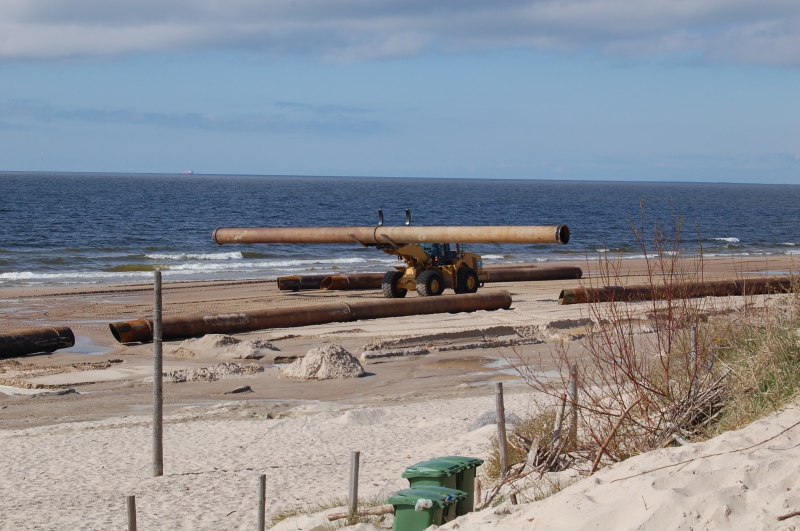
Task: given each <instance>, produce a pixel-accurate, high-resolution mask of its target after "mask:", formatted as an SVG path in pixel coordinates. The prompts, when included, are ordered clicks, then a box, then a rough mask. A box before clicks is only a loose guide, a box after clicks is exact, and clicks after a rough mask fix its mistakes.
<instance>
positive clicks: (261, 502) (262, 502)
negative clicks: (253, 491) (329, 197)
mask: <svg viewBox="0 0 800 531" xmlns="http://www.w3.org/2000/svg"><path fill="white" fill-rule="evenodd" d="M266 512H267V476H265V475H264V474H261V476H260V477H259V478H258V531H264V529H265V527H264V526H265V525H266V524H265V517H266Z"/></svg>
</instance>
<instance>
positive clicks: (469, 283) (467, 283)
mask: <svg viewBox="0 0 800 531" xmlns="http://www.w3.org/2000/svg"><path fill="white" fill-rule="evenodd" d="M479 285H480V282H479V281H478V274H477V273H476V272H475V270H474V269H472V268H471V267H462V268H461V269H459V270H458V272H457V273H456V288H455V292H456V293H475V292H477V291H478V286H479Z"/></svg>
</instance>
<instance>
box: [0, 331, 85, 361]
mask: <svg viewBox="0 0 800 531" xmlns="http://www.w3.org/2000/svg"><path fill="white" fill-rule="evenodd" d="M73 346H75V334H73V333H72V330H71V329H69V328H67V327H66V326H57V327H52V328H50V327H48V328H35V329H32V330H20V331H18V332H9V333H6V334H0V358H14V357H17V356H24V355H26V354H35V353H36V352H55V351H56V350H58V349H60V348H69V347H73Z"/></svg>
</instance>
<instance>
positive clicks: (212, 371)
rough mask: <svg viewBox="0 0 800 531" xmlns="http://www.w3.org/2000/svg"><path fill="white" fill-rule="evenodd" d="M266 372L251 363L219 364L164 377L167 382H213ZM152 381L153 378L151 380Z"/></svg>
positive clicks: (167, 374)
mask: <svg viewBox="0 0 800 531" xmlns="http://www.w3.org/2000/svg"><path fill="white" fill-rule="evenodd" d="M259 372H264V367H262V366H261V365H256V364H255V363H251V364H250V365H239V364H238V363H218V364H216V365H212V366H211V367H201V368H200V369H181V370H178V371H169V372H168V373H166V374H165V375H164V381H165V382H172V383H180V382H213V381H214V380H219V379H221V378H236V377H239V376H247V375H251V374H256V373H259ZM150 380H151V381H152V378H151V379H150Z"/></svg>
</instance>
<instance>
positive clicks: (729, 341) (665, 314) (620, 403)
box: [516, 209, 800, 469]
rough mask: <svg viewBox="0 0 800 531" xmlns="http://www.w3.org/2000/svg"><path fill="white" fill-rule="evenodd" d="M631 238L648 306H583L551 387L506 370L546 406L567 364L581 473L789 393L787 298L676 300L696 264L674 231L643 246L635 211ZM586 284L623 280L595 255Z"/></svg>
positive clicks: (720, 427) (696, 277)
mask: <svg viewBox="0 0 800 531" xmlns="http://www.w3.org/2000/svg"><path fill="white" fill-rule="evenodd" d="M631 227H632V229H633V231H634V233H635V235H636V238H637V241H638V243H639V246H640V249H641V251H642V254H643V255H644V256H645V259H644V260H645V265H646V269H645V272H644V276H645V280H644V284H645V285H646V286H647V289H649V290H650V291H651V294H652V298H651V300H649V301H628V300H624V299H620V300H612V301H610V302H604V303H590V304H588V305H587V306H586V310H585V311H586V313H587V314H588V315H587V316H588V317H589V318H590V319H591V320H592V322H593V323H594V324H593V326H592V327H591V329H590V330H589V332H588V333H587V334H586V337H585V338H584V339H583V340H582V341H581V346H582V352H581V357H580V358H578V359H573V357H572V356H570V354H569V347H568V345H567V344H566V343H564V342H557V343H556V346H555V348H554V349H553V352H552V360H551V362H552V363H553V364H555V365H556V368H557V370H558V374H559V375H560V377H558V378H555V379H552V378H546V377H545V376H544V374H545V373H544V372H543V371H542V367H541V365H542V364H541V360H540V364H539V365H538V366H533V365H530V364H528V363H526V362H523V361H522V358H519V359H518V360H517V361H518V363H517V364H516V365H517V368H518V370H519V371H520V373H521V374H522V376H523V377H524V378H525V379H526V381H527V382H528V384H530V385H531V386H532V387H533V388H534V389H535V390H536V391H539V392H542V393H545V394H547V395H549V396H550V397H552V398H554V399H556V398H557V397H558V396H559V395H561V394H562V393H563V392H564V390H565V388H566V386H567V382H568V380H569V367H570V365H571V364H577V366H578V374H579V376H578V380H577V381H578V388H579V399H578V404H577V407H578V411H579V421H578V422H579V426H578V434H579V441H578V443H577V445H576V448H574V449H572V450H573V452H572V453H573V456H572V457H573V462H576V463H581V461H582V462H583V463H584V464H585V466H586V468H587V469H588V468H589V467H588V463H591V462H593V461H594V459H595V457H596V456H597V455H598V453H602V454H603V462H609V461H611V462H615V461H620V460H623V459H626V458H628V457H630V456H632V455H636V454H640V453H643V452H647V451H650V450H653V449H657V448H662V447H664V446H668V445H671V444H685V442H686V441H687V440H690V441H691V440H699V439H702V438H705V437H707V436H709V435H711V434H715V433H718V432H720V431H724V430H726V429H731V428H735V427H739V426H742V425H744V424H746V423H748V422H751V421H752V420H754V419H756V418H760V417H761V416H763V415H764V414H766V413H770V412H773V411H775V410H777V409H778V408H780V407H781V406H783V405H785V404H786V403H787V402H788V401H790V400H791V399H793V398H794V397H795V396H796V394H797V391H798V389H800V370H799V369H798V362H800V347H799V346H798V334H799V333H800V332H798V328H799V327H800V298H798V296H797V295H786V294H783V295H769V296H764V297H755V296H752V295H751V296H745V297H743V298H742V299H728V298H714V297H704V298H694V297H692V296H691V294H690V293H689V292H688V290H690V289H691V286H692V285H697V284H702V283H703V282H704V263H703V255H702V249H701V252H700V254H699V255H697V256H692V257H687V256H685V255H683V254H682V252H681V245H680V241H681V229H682V220H681V219H680V218H673V219H672V227H671V231H670V233H669V234H667V233H666V232H664V230H663V229H662V226H661V225H660V224H659V222H658V221H656V222H655V224H654V229H653V231H652V234H651V235H650V236H649V237H648V238H646V237H645V234H646V231H645V216H644V209H642V217H641V220H640V222H639V224H638V225H634V224H633V223H631ZM595 272H596V275H595V276H593V277H589V279H588V280H587V287H600V286H619V285H622V284H624V282H625V280H626V278H625V275H624V274H623V262H622V260H621V259H620V258H616V259H612V258H610V257H609V256H608V255H607V254H606V255H601V256H600V257H599V260H598V267H597V268H596V269H595ZM797 287H798V286H797V285H795V288H797ZM794 292H795V293H797V289H795V290H794ZM742 303H743V304H742ZM737 305H738V306H737ZM754 308H758V309H754Z"/></svg>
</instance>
